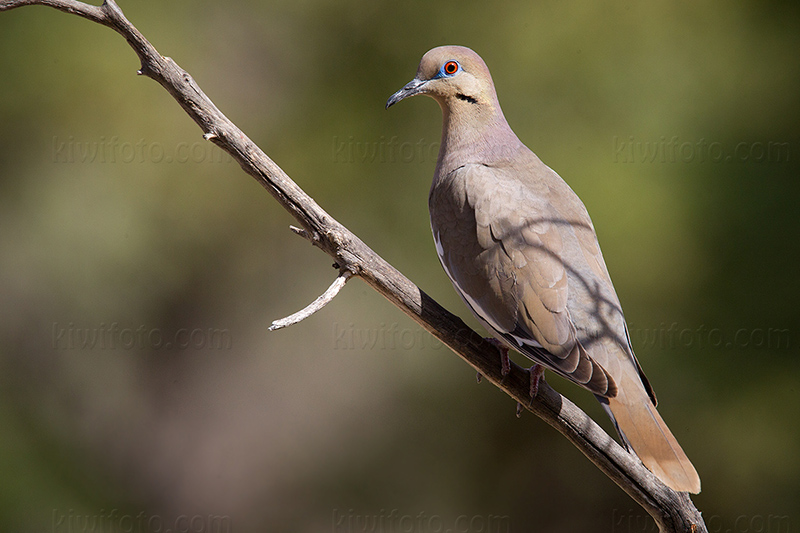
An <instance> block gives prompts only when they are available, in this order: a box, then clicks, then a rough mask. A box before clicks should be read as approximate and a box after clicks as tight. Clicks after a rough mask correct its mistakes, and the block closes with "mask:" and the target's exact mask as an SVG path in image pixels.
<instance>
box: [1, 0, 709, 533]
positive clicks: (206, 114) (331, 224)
mask: <svg viewBox="0 0 800 533" xmlns="http://www.w3.org/2000/svg"><path fill="white" fill-rule="evenodd" d="M27 5H44V6H50V7H53V8H56V9H59V10H61V11H64V12H67V13H73V14H75V15H79V16H81V17H84V18H87V19H89V20H91V21H94V22H97V23H99V24H102V25H104V26H108V27H110V28H112V29H113V30H114V31H116V32H117V33H119V34H120V35H122V36H123V37H124V38H125V39H126V40H127V41H128V43H129V44H130V45H131V47H132V48H133V49H134V51H135V52H136V54H137V55H138V56H139V59H140V61H141V69H140V70H139V73H140V74H143V75H145V76H148V77H150V78H152V79H154V80H155V81H157V82H158V83H160V84H161V85H162V86H163V87H164V88H165V89H166V90H167V91H168V92H169V93H170V94H171V95H172V96H173V97H174V98H175V100H176V101H177V102H178V103H179V104H180V105H181V107H182V108H183V109H184V110H185V111H186V113H187V114H188V115H189V116H190V117H191V118H192V119H193V120H194V121H195V122H196V123H197V124H198V125H199V126H200V128H201V129H202V130H203V133H204V135H203V138H204V139H206V140H210V141H212V142H213V143H215V144H216V145H217V146H219V147H220V148H222V149H223V150H225V151H226V152H228V153H229V154H231V156H233V158H234V159H236V161H237V162H238V163H239V164H240V165H241V167H242V168H243V169H244V171H245V172H247V173H248V174H250V175H251V176H253V177H254V178H255V179H256V180H257V181H258V182H259V183H260V184H261V185H262V186H263V187H264V188H265V189H267V190H268V191H269V192H270V193H271V194H272V195H273V196H274V197H275V199H276V200H277V201H278V202H279V203H280V204H281V205H282V206H283V207H284V208H285V209H286V210H287V211H289V213H290V214H291V215H292V216H293V217H294V218H295V219H296V220H297V221H298V223H299V224H300V225H301V226H302V229H298V230H297V231H298V233H300V234H301V235H303V236H304V237H306V238H307V239H308V240H309V241H310V242H311V243H312V244H314V245H315V246H317V247H319V248H320V249H322V250H324V251H325V252H326V253H328V254H329V255H330V256H331V257H332V258H333V259H334V261H335V264H336V266H337V267H338V268H339V271H340V276H339V277H338V278H337V279H336V281H335V282H334V284H333V285H332V286H331V288H329V289H328V291H326V294H325V295H323V296H321V297H320V299H318V300H319V302H315V303H314V304H312V305H311V306H309V307H308V308H306V310H304V311H302V312H301V313H303V312H308V311H310V312H313V311H314V310H315V309H317V308H319V307H321V306H322V305H324V303H325V301H326V300H330V299H331V298H333V297H334V296H335V293H337V292H338V291H339V289H341V286H342V285H344V282H345V281H346V280H347V278H349V277H350V276H353V275H355V276H358V277H360V278H361V279H363V280H364V281H366V282H367V283H368V284H369V285H370V286H372V287H373V288H374V289H375V290H377V291H378V292H379V293H381V294H382V295H383V296H384V297H386V298H387V299H388V300H389V301H390V302H392V303H393V304H395V305H396V306H397V307H399V308H400V310H402V311H403V312H404V313H406V314H407V315H408V316H410V317H411V318H412V319H413V320H415V321H416V322H418V323H419V324H420V325H421V326H422V327H424V328H425V329H426V330H428V331H429V332H430V333H432V334H433V335H434V336H436V337H437V338H438V339H439V340H441V341H442V342H443V343H445V344H446V345H447V346H449V347H450V348H451V349H452V350H453V351H454V352H455V353H456V354H458V355H459V356H460V357H461V358H462V359H464V361H466V362H467V363H468V364H470V365H471V366H472V367H473V368H474V369H475V370H477V371H478V372H479V373H480V374H481V375H483V376H484V377H486V378H487V379H488V380H489V381H491V382H492V383H493V384H494V385H495V386H497V387H498V388H500V389H501V390H503V391H504V392H505V393H506V394H508V395H509V396H511V397H512V398H513V399H515V400H516V401H517V402H518V403H520V404H522V405H523V406H525V408H526V409H528V410H529V411H531V412H533V413H535V414H536V415H537V416H539V417H540V418H542V419H543V420H544V421H546V422H547V423H548V424H550V425H551V426H553V427H554V428H556V429H557V430H558V431H559V432H561V433H562V434H563V435H564V436H565V437H566V438H567V439H569V440H570V442H572V443H573V444H574V445H575V446H576V447H577V448H578V449H579V450H580V451H581V452H583V454H584V455H586V457H588V458H589V459H590V460H591V461H592V462H593V463H594V464H595V465H596V466H597V467H598V468H600V470H602V471H603V472H604V473H605V474H606V475H607V476H608V477H610V478H611V479H612V480H613V481H614V482H615V483H617V485H619V486H620V487H621V488H622V489H623V490H624V491H625V492H626V493H628V494H629V495H630V496H631V497H632V498H633V499H634V500H635V501H636V502H637V503H639V504H640V505H641V506H642V507H643V508H644V509H645V510H646V511H647V512H648V513H650V515H651V516H652V517H653V518H654V519H655V521H656V523H657V524H658V527H659V529H660V530H661V531H664V532H667V531H669V532H673V531H675V532H677V531H680V532H684V531H691V532H701V533H702V532H705V531H707V529H706V526H705V524H704V523H703V519H702V517H701V516H700V513H699V512H698V511H697V509H696V508H695V507H694V505H693V504H692V502H691V500H690V499H689V496H688V495H687V494H685V493H676V492H674V491H672V490H671V489H669V488H668V487H666V486H665V485H664V484H662V483H661V482H660V481H659V480H658V479H656V477H655V476H653V475H652V474H651V473H650V472H649V471H648V470H647V469H646V468H645V467H644V466H643V465H642V464H641V462H640V461H639V460H638V459H637V458H636V457H634V456H633V455H631V454H629V453H628V452H626V451H625V450H623V449H622V447H620V446H619V445H618V444H617V442H616V441H615V440H614V439H612V438H611V437H610V436H609V435H608V434H607V433H606V432H605V431H603V430H602V429H601V428H600V426H598V425H597V424H596V423H595V422H594V421H593V420H592V419H591V418H589V417H588V416H587V415H586V414H585V413H584V412H583V411H581V410H580V409H579V408H578V407H577V406H575V404H573V403H572V402H570V401H569V400H568V399H567V398H565V397H564V396H562V395H560V394H559V393H558V392H556V391H555V390H553V389H552V388H551V387H550V386H548V385H547V384H546V383H545V382H542V383H541V384H540V386H539V391H538V394H537V395H536V397H535V398H534V399H533V400H532V401H531V398H530V397H529V384H530V382H529V379H528V373H527V371H526V370H525V369H523V368H521V367H519V366H517V365H516V364H513V363H512V365H511V371H510V372H509V373H508V374H507V375H505V376H503V374H502V373H501V364H500V357H498V353H497V349H496V348H495V347H494V346H493V345H491V344H490V343H488V342H486V341H485V340H484V339H483V338H482V337H481V336H480V335H479V334H477V333H476V332H474V331H473V330H471V329H470V328H469V327H467V326H466V325H465V324H464V323H463V322H462V321H461V320H460V319H459V318H458V317H456V316H454V315H452V314H451V313H449V312H448V311H447V310H445V309H444V308H442V307H441V306H440V305H439V304H437V303H436V302H435V301H434V300H433V299H431V298H430V297H429V296H428V295H426V294H425V293H424V292H422V291H421V290H420V289H419V288H418V287H417V286H416V285H414V284H413V283H412V282H411V281H410V280H409V279H408V278H406V277H405V276H403V275H402V274H401V273H400V272H399V271H397V270H396V269H395V268H394V267H392V266H391V265H390V264H389V263H387V262H386V261H384V260H383V259H382V258H381V257H380V256H378V255H377V254H376V253H375V252H373V251H372V250H371V249H370V248H369V247H368V246H367V245H366V244H364V243H363V242H362V241H361V240H360V239H359V238H358V237H356V236H355V235H354V234H353V233H351V232H350V231H349V230H348V229H347V228H345V227H344V226H342V225H341V224H340V223H339V222H337V221H336V220H334V219H333V218H332V217H331V216H330V215H328V214H327V213H326V212H325V211H324V210H323V209H322V208H321V207H320V206H319V205H317V203H316V202H315V201H314V200H313V199H312V198H311V197H309V196H308V195H307V194H306V193H305V192H304V191H303V190H302V189H300V188H299V187H298V186H297V185H296V184H295V183H294V182H293V181H292V180H291V179H290V178H289V176H287V175H286V173H285V172H284V171H283V170H281V168H280V167H278V165H276V164H275V163H274V162H273V161H272V160H271V159H270V158H269V157H267V155H266V154H265V153H264V152H262V151H261V149H259V148H258V146H256V145H255V143H253V142H252V141H251V140H250V139H249V138H248V137H247V136H246V135H245V134H244V133H243V132H242V131H241V130H240V129H239V128H237V127H236V126H235V125H234V124H233V123H232V122H231V121H230V120H228V118H227V117H225V115H223V114H222V112H220V111H219V109H217V107H216V106H215V105H214V104H213V102H211V100H209V98H208V97H207V96H206V95H205V94H204V93H203V91H202V90H200V87H198V86H197V84H196V83H195V81H194V80H193V79H192V77H191V76H190V75H189V74H188V73H187V72H186V71H184V70H183V69H182V68H180V67H179V66H178V65H177V64H176V63H175V62H174V61H172V60H171V59H170V58H168V57H163V56H162V55H161V54H159V53H158V51H157V50H156V49H155V48H154V47H153V46H152V45H151V44H150V43H149V42H148V41H147V40H146V39H145V38H144V36H142V34H141V33H139V31H138V30H137V29H136V28H135V27H134V26H133V25H132V24H131V23H130V22H128V20H127V19H126V18H125V16H124V14H123V13H122V11H121V10H120V8H119V7H118V6H117V4H116V3H115V2H114V1H113V0H107V1H105V2H104V3H103V5H102V6H92V5H88V4H85V3H83V2H76V1H72V0H0V11H5V10H9V9H13V8H16V7H20V6H27ZM320 302H321V303H320ZM298 315H299V313H298V314H295V315H293V317H294V319H296V318H298ZM293 317H288V318H287V319H284V320H290V319H292V318H293ZM279 322H280V321H279Z"/></svg>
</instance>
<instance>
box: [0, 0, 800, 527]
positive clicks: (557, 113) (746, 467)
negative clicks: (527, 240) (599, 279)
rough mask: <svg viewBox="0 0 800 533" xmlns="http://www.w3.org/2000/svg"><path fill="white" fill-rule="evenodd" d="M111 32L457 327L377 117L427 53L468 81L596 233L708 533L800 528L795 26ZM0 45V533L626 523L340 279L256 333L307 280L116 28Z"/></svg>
mask: <svg viewBox="0 0 800 533" xmlns="http://www.w3.org/2000/svg"><path fill="white" fill-rule="evenodd" d="M121 7H122V8H123V10H124V11H125V13H126V15H127V17H128V18H129V19H130V20H131V21H132V22H133V23H134V24H135V25H136V26H137V27H138V28H139V30H140V31H142V33H143V34H144V35H145V36H146V37H147V38H148V39H149V40H150V41H151V42H152V43H153V44H154V45H155V46H156V47H157V48H158V50H159V51H160V52H161V53H162V54H164V55H168V56H170V57H172V58H174V59H175V60H176V61H177V62H178V63H179V64H180V65H181V66H182V67H184V68H185V69H186V70H188V71H189V72H190V73H191V74H192V75H193V76H194V77H195V79H196V80H197V82H198V83H199V85H200V86H201V87H202V88H203V90H204V91H205V92H206V93H207V94H208V95H209V96H210V97H211V99H212V100H213V101H214V102H215V103H216V104H217V106H218V107H219V108H220V109H221V110H222V111H223V112H224V113H226V114H227V115H228V117H229V118H230V119H231V120H233V121H234V122H235V123H236V124H237V125H239V126H240V127H241V128H242V129H243V130H244V131H245V132H246V133H247V134H248V135H249V136H250V137H251V138H252V139H253V140H254V141H256V142H257V143H258V144H259V145H260V146H261V147H262V148H263V149H264V150H265V151H266V152H267V153H268V154H269V155H270V156H271V157H272V158H273V159H274V160H275V161H276V162H277V163H278V164H279V165H281V166H282V168H283V169H284V170H286V172H287V173H288V174H289V175H290V176H292V178H293V179H294V180H296V181H297V183H298V184H299V185H300V186H301V187H303V188H304V189H305V190H306V191H307V192H308V193H309V194H310V195H312V196H313V197H314V198H315V199H316V200H317V201H318V202H319V203H320V204H321V205H322V206H323V207H324V208H325V209H326V210H328V212H329V213H330V214H332V215H333V216H334V217H336V218H337V219H338V220H339V221H341V222H342V223H343V224H345V225H346V226H347V227H349V228H350V229H351V230H352V231H354V232H355V233H356V234H357V235H359V236H360V237H361V238H362V239H363V240H364V241H365V242H366V243H367V244H369V245H370V246H371V247H373V249H374V250H376V251H377V252H378V253H379V254H381V255H382V256H383V257H384V258H386V259H387V260H388V261H390V262H391V263H392V264H394V265H395V266H396V267H397V268H399V269H400V270H401V271H402V272H404V273H405V274H406V275H408V276H409V277H410V278H411V279H412V280H414V281H415V282H416V283H417V284H418V285H419V286H420V287H421V288H423V289H424V290H425V291H426V292H428V293H429V294H430V295H431V296H433V297H434V298H436V299H437V300H438V301H439V302H440V303H442V304H443V305H445V306H446V307H448V308H449V309H451V310H452V311H454V312H456V313H457V314H459V315H461V316H462V317H464V318H465V319H467V320H468V322H469V323H470V324H472V325H474V326H476V327H477V324H476V323H475V321H474V320H472V318H471V317H469V316H468V315H469V313H468V311H467V310H466V309H465V308H464V306H463V304H462V303H461V301H460V300H459V299H458V297H457V296H456V294H455V292H454V291H453V289H452V287H451V286H450V283H449V282H448V280H447V279H446V277H445V275H444V273H443V272H442V270H441V267H440V265H439V263H438V260H437V258H436V254H435V252H434V248H433V244H432V239H431V237H430V230H429V225H428V218H427V192H428V188H429V185H430V179H431V176H432V174H433V167H434V165H435V158H436V150H437V146H436V143H438V140H439V134H440V127H441V116H440V111H439V109H438V107H437V106H436V104H435V103H434V102H433V101H432V100H430V99H425V98H415V99H412V100H410V101H407V102H403V103H402V104H400V105H398V106H397V107H395V108H392V109H391V111H389V112H387V111H384V109H383V106H384V103H385V101H386V99H387V98H388V96H389V95H390V94H392V93H393V92H394V91H395V90H397V89H399V88H400V87H402V86H403V85H404V84H405V83H406V82H407V81H409V80H410V79H411V78H412V77H413V76H414V73H415V71H416V67H417V63H418V61H419V58H420V57H421V56H422V54H423V53H424V52H425V51H426V50H428V49H429V48H432V47H434V46H437V45H441V44H463V45H467V46H470V47H472V48H473V49H474V50H476V51H477V52H478V53H480V54H481V55H482V56H483V58H484V59H485V60H486V62H487V64H488V65H489V67H490V68H491V70H492V74H493V77H494V80H495V84H496V86H497V89H498V94H499V98H500V101H501V103H502V104H503V109H504V111H505V115H506V117H507V118H508V120H509V122H510V124H511V126H512V128H514V129H515V131H516V132H517V134H518V135H519V137H520V138H521V139H522V140H523V141H524V142H525V143H526V144H528V146H530V147H531V149H533V150H534V151H535V152H536V153H537V154H538V155H539V156H540V157H541V158H542V159H543V160H544V161H545V163H547V164H548V165H550V166H551V167H553V168H554V169H556V170H557V171H558V172H559V173H560V174H561V176H562V177H564V179H566V180H567V182H568V183H570V185H571V186H572V187H573V188H574V189H575V191H576V192H577V193H578V194H579V195H580V196H581V198H582V199H583V201H584V202H585V204H586V205H587V207H588V209H589V212H590V213H591V214H592V217H593V220H594V223H595V226H596V228H597V232H598V235H599V238H600V242H601V245H602V246H603V250H604V254H605V257H606V261H607V263H608V267H609V270H610V271H611V274H612V277H613V279H614V282H615V285H616V288H617V292H618V294H619V297H620V299H621V301H622V304H623V306H624V308H625V312H626V317H627V318H628V321H629V324H630V327H631V333H632V337H633V342H634V347H635V349H636V351H637V354H638V356H639V359H640V361H641V362H642V364H643V366H644V368H645V371H646V372H647V374H648V376H649V378H650V380H651V382H652V383H653V385H654V387H655V389H656V392H657V393H658V396H659V400H660V406H659V410H660V411H661V413H662V414H663V416H664V418H665V419H666V420H667V421H668V423H669V424H670V426H671V428H672V429H673V431H674V433H675V434H676V436H677V437H678V439H679V441H680V442H681V443H682V445H683V447H684V449H685V450H686V452H687V454H688V455H689V456H690V457H691V458H692V460H693V462H694V464H695V465H696V466H697V469H698V471H699V472H700V475H701V477H702V480H703V492H702V493H701V494H700V495H698V496H696V497H695V498H694V501H695V503H696V504H697V506H698V508H699V509H700V510H701V511H703V514H704V516H705V517H706V520H707V525H708V526H709V529H710V530H711V531H729V532H730V531H737V532H765V531H782V532H784V531H794V530H796V529H797V528H799V527H800V481H798V480H799V479H800V427H799V426H800V425H799V424H798V421H799V420H800V358H798V349H800V310H799V309H798V305H797V298H798V295H800V282H799V280H800V276H798V267H797V261H798V259H800V217H798V209H797V206H798V204H799V203H800V185H798V177H800V176H799V173H798V169H800V165H799V164H798V162H799V161H800V135H799V134H798V123H800V61H798V52H800V24H798V7H797V6H796V5H795V4H792V3H789V2H784V3H781V2H763V3H756V2H745V3H733V4H731V3H721V2H717V3H699V4H698V3H693V2H678V3H674V2H654V3H647V4H644V3H642V4H636V3H622V2H610V3H608V2H606V3H596V4H589V3H582V2H556V1H545V2H536V3H532V2H522V1H516V2H506V3H503V4H500V5H495V4H489V3H479V2H453V1H448V2H438V3H433V2H399V3H398V2H394V3H377V2H367V1H358V2H337V3H330V2H318V1H306V2H298V1H278V2H253V1H241V2H233V3H222V2H210V1H199V2H198V1H194V2H188V1H186V0H174V1H170V2H125V1H123V2H121ZM0 51H1V53H0V72H2V76H0V124H2V128H0V480H1V481H0V487H1V488H0V530H2V531H20V532H27V531H31V532H34V531H35V532H39V531H59V532H60V531H70V532H74V531H168V530H171V531H236V532H250V531H253V532H258V531H270V532H272V531H298V532H306V531H308V532H311V531H315V532H316V531H334V532H340V531H373V530H374V531H385V532H389V531H409V532H410V531H414V532H432V531H456V532H457V531H469V532H483V531H516V532H520V531H521V532H527V531H566V532H569V531H625V532H631V531H653V524H652V522H649V521H648V520H646V519H645V514H644V512H643V511H641V510H639V509H637V507H636V505H635V504H634V503H633V501H632V500H630V499H629V498H628V497H627V496H626V495H625V494H624V493H623V492H622V491H621V490H619V489H618V488H617V487H616V486H615V485H614V484H613V483H612V482H611V481H609V480H608V479H607V478H606V477H605V476H604V475H603V474H601V473H600V472H599V471H598V470H597V469H596V468H595V467H594V466H593V465H592V464H591V463H589V461H588V460H586V459H585V458H584V457H583V456H582V455H581V454H580V453H579V452H577V451H576V450H575V449H574V448H573V447H572V446H571V445H569V444H568V443H567V441H566V440H565V439H564V438H562V437H561V436H560V435H558V434H557V433H556V432H555V431H554V430H552V429H550V428H549V427H548V426H546V425H545V424H544V423H542V422H541V421H539V420H538V419H536V418H535V417H533V416H531V415H524V416H523V417H522V418H521V419H520V420H517V419H516V417H515V416H514V403H513V402H512V401H511V400H510V399H509V398H508V397H506V396H505V395H504V394H502V393H501V392H499V391H498V390H497V389H495V388H494V387H492V386H491V385H488V384H486V383H484V384H481V385H477V384H476V383H475V375H474V372H473V371H472V370H470V368H469V367H468V366H467V365H465V364H464V363H463V362H461V361H460V360H459V359H458V358H457V357H456V356H454V355H453V354H452V353H451V352H450V351H449V350H447V349H446V348H443V347H442V346H441V345H440V344H439V343H438V342H436V341H434V340H433V338H432V337H430V336H429V335H427V334H426V333H424V332H423V331H422V330H421V329H420V328H419V327H417V326H416V325H415V324H414V323H413V322H411V321H410V320H409V319H407V318H406V317H405V316H404V315H403V314H402V313H401V312H400V311H399V310H397V309H396V308H394V307H393V306H392V305H390V304H389V303H388V302H386V301H385V300H383V299H382V298H381V297H380V296H378V295H377V294H376V293H375V292H373V291H372V290H371V289H370V288H368V287H367V286H366V285H365V284H364V283H362V282H361V281H360V280H352V281H351V282H350V283H348V285H347V286H346V287H345V289H344V290H343V292H342V293H341V294H340V295H339V296H338V297H337V298H336V300H335V301H334V302H333V303H332V304H330V305H329V306H328V307H327V308H325V309H324V310H323V311H322V312H320V313H318V314H316V315H314V316H313V317H312V318H310V319H308V320H306V321H304V322H302V323H301V324H299V325H296V326H293V327H291V328H288V329H285V330H281V331H279V332H273V333H270V332H268V331H267V327H268V326H269V324H270V322H271V321H272V320H273V319H276V318H280V317H283V316H286V315H288V314H291V313H293V312H294V311H296V310H298V309H300V308H302V307H303V306H305V305H306V304H307V303H308V302H310V301H311V300H313V299H314V298H315V297H316V296H317V295H318V294H320V293H321V292H322V291H323V290H324V289H325V288H326V287H327V286H328V284H329V283H330V282H331V280H332V279H333V277H334V275H335V271H334V270H333V269H331V260H330V258H329V257H327V256H325V255H324V254H322V253H320V252H319V251H318V250H316V249H314V248H313V247H311V246H310V245H309V244H308V243H307V242H305V241H304V240H302V239H299V238H298V237H296V236H294V235H293V234H292V233H291V232H289V231H288V230H287V226H288V225H289V224H291V223H292V222H293V220H292V219H291V218H290V217H289V215H288V214H286V213H285V212H284V211H283V210H282V209H281V208H280V207H279V206H278V205H277V204H276V202H275V201H274V200H273V199H272V198H271V197H270V196H269V194H268V193H266V192H265V191H264V190H263V189H262V188H261V187H260V186H259V185H258V184H257V183H256V182H255V181H254V180H253V179H252V178H250V177H249V176H247V175H246V174H244V173H243V172H242V171H241V170H240V168H239V167H238V165H237V164H236V163H235V162H233V161H232V160H231V159H230V158H229V157H227V156H226V155H224V154H223V153H222V152H221V151H219V150H218V149H217V148H216V147H213V146H211V145H210V144H209V143H206V142H204V141H202V139H201V131H200V130H199V129H198V128H197V126H196V125H195V124H194V123H193V122H192V121H191V120H190V119H189V118H188V117H187V116H186V115H185V114H184V112H183V111H182V110H181V109H180V107H179V106H178V105H177V104H176V103H175V102H174V101H173V100H172V99H171V97H170V96H169V95H168V94H167V93H166V92H165V91H164V90H163V89H162V88H161V87H160V86H159V85H157V84H156V83H154V82H153V81H152V80H149V79H146V78H142V77H137V76H135V71H136V70H137V68H138V62H137V59H136V57H135V55H134V53H133V52H132V51H131V50H130V49H129V47H128V45H127V44H126V43H125V41H124V40H123V39H122V38H121V37H120V36H119V35H117V34H116V33H114V32H113V31H111V30H109V29H107V28H104V27H101V26H99V25H96V24H93V23H90V22H88V21H86V20H83V19H80V18H78V17H75V16H71V15H67V14H64V13H61V12H58V11H55V10H53V9H49V8H42V7H25V8H21V9H18V10H13V11H10V12H6V13H0ZM518 360H519V359H518ZM519 362H523V361H519ZM548 379H549V380H550V382H551V384H553V385H554V386H555V387H556V388H557V389H559V390H560V391H561V392H563V393H565V394H567V395H568V396H570V397H572V398H574V399H575V400H576V401H577V402H578V403H579V404H580V405H581V406H582V407H584V408H585V409H586V410H587V411H588V412H589V413H590V414H592V415H593V416H595V417H596V419H597V420H598V421H599V422H600V423H601V424H603V425H604V426H605V427H608V426H609V425H608V423H607V420H605V418H604V416H603V414H602V413H601V411H600V410H599V408H598V406H597V405H596V402H595V401H594V400H593V399H592V398H591V396H590V395H588V394H585V393H583V392H582V391H580V390H579V389H577V388H576V387H574V386H571V385H570V384H567V383H565V382H564V381H563V380H560V379H558V378H556V377H554V376H552V375H548ZM70 528H71V529H70ZM92 528H94V529H92ZM114 528H116V529H114Z"/></svg>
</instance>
